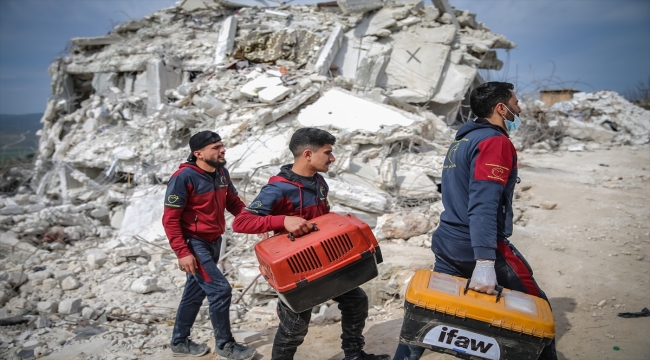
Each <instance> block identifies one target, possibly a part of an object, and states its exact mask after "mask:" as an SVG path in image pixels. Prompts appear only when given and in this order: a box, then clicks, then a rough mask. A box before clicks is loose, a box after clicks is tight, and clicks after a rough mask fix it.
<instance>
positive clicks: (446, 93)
mask: <svg viewBox="0 0 650 360" xmlns="http://www.w3.org/2000/svg"><path fill="white" fill-rule="evenodd" d="M476 73H477V69H476V68H473V67H471V66H467V65H458V64H454V63H452V62H449V61H448V62H447V63H446V64H445V69H444V70H443V74H442V77H441V80H440V81H441V84H440V85H439V86H438V91H436V94H435V95H434V97H433V101H434V102H437V103H439V104H449V103H452V102H456V101H460V100H463V98H464V97H465V94H467V90H468V89H469V87H470V85H471V84H472V81H474V78H475V77H476Z"/></svg>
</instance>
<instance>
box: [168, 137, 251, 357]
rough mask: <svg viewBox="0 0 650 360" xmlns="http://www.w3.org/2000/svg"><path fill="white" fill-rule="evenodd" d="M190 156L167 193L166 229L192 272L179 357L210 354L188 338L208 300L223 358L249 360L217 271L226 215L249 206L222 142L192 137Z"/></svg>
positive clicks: (175, 349)
mask: <svg viewBox="0 0 650 360" xmlns="http://www.w3.org/2000/svg"><path fill="white" fill-rule="evenodd" d="M190 149H191V151H192V152H191V154H190V156H189V157H188V159H187V162H186V163H183V164H181V166H180V167H179V169H178V170H177V171H176V172H175V173H174V174H173V175H172V177H171V179H169V183H168V184H167V193H166V194H165V210H164V213H163V219H162V221H163V227H164V228H165V232H166V233H167V238H168V239H169V244H170V245H171V248H172V250H174V252H175V253H176V256H177V257H178V267H179V268H180V269H181V271H184V272H186V273H187V280H186V282H185V290H184V292H183V298H182V299H181V302H180V304H179V305H178V311H177V313H176V321H175V323H174V330H173V334H172V341H171V350H172V353H173V354H174V356H202V355H204V354H206V353H207V352H208V351H209V350H210V349H209V348H208V347H207V346H206V345H205V344H197V343H195V342H193V341H192V340H190V339H189V335H190V329H191V328H192V325H193V324H194V319H196V315H197V314H198V313H199V309H200V307H201V304H202V303H203V299H205V297H206V296H207V297H208V301H209V303H210V320H211V321H212V327H213V328H214V337H215V340H216V347H217V348H216V349H215V351H216V353H217V354H218V355H219V356H220V357H219V358H220V359H233V360H248V359H252V358H253V356H255V350H254V349H253V348H251V347H248V346H246V345H243V344H239V343H236V342H235V339H234V338H233V336H232V333H231V331H230V316H229V311H230V300H231V298H232V288H231V287H230V284H229V283H228V280H227V279H226V278H225V277H224V276H223V274H222V273H221V271H220V270H219V269H218V268H217V261H218V260H219V255H220V254H219V252H220V249H221V242H222V238H221V235H222V234H223V233H224V231H225V228H226V219H225V217H224V211H225V210H228V212H230V213H231V214H233V215H237V214H239V213H240V212H241V211H242V209H243V208H244V207H245V206H246V205H245V204H244V203H243V202H242V201H241V199H239V196H237V190H236V189H235V186H234V185H233V184H232V182H231V181H230V175H229V174H228V170H226V168H225V167H224V166H225V165H226V159H225V154H226V149H225V147H224V146H223V142H221V137H219V135H218V134H217V133H215V132H212V131H201V132H199V133H197V134H195V135H194V136H192V137H191V138H190Z"/></svg>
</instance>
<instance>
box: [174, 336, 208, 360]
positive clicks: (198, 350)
mask: <svg viewBox="0 0 650 360" xmlns="http://www.w3.org/2000/svg"><path fill="white" fill-rule="evenodd" d="M169 348H170V349H172V354H173V355H174V357H180V356H195V357H199V356H203V355H205V354H207V353H208V351H210V348H209V347H208V346H207V345H205V344H197V343H195V342H194V341H192V340H190V339H185V341H184V342H182V343H180V344H176V345H173V344H172V345H170V346H169Z"/></svg>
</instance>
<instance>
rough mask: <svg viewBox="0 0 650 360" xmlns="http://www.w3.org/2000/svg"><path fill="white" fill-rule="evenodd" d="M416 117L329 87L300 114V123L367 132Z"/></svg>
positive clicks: (412, 119)
mask: <svg viewBox="0 0 650 360" xmlns="http://www.w3.org/2000/svg"><path fill="white" fill-rule="evenodd" d="M417 120H419V117H417V116H416V115H413V114H410V113H407V112H405V111H401V110H398V109H396V108H394V107H391V106H388V105H384V104H379V103H375V102H373V101H370V100H368V99H365V98H362V97H359V96H356V95H354V94H352V93H350V92H348V91H345V90H341V89H332V90H329V91H328V92H326V93H325V95H323V96H322V97H321V98H320V99H318V101H316V102H315V103H314V104H312V105H309V106H307V107H306V108H305V109H303V110H302V111H300V113H299V114H298V122H300V124H301V125H303V126H321V127H336V128H339V129H345V130H348V131H366V132H377V131H379V129H380V128H382V127H385V126H394V125H399V126H409V125H411V124H412V123H413V122H415V121H417Z"/></svg>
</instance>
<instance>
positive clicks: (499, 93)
mask: <svg viewBox="0 0 650 360" xmlns="http://www.w3.org/2000/svg"><path fill="white" fill-rule="evenodd" d="M514 89H515V86H514V85H512V84H511V83H507V82H500V81H491V82H486V83H483V84H481V85H479V86H477V87H476V88H475V89H474V90H472V93H471V94H470V96H469V106H470V107H471V108H472V112H473V113H474V115H476V116H478V117H482V118H488V117H490V116H492V113H493V112H494V108H495V107H496V106H497V104H498V103H504V104H506V105H507V104H508V101H509V100H510V98H511V97H512V93H511V92H510V90H514Z"/></svg>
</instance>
